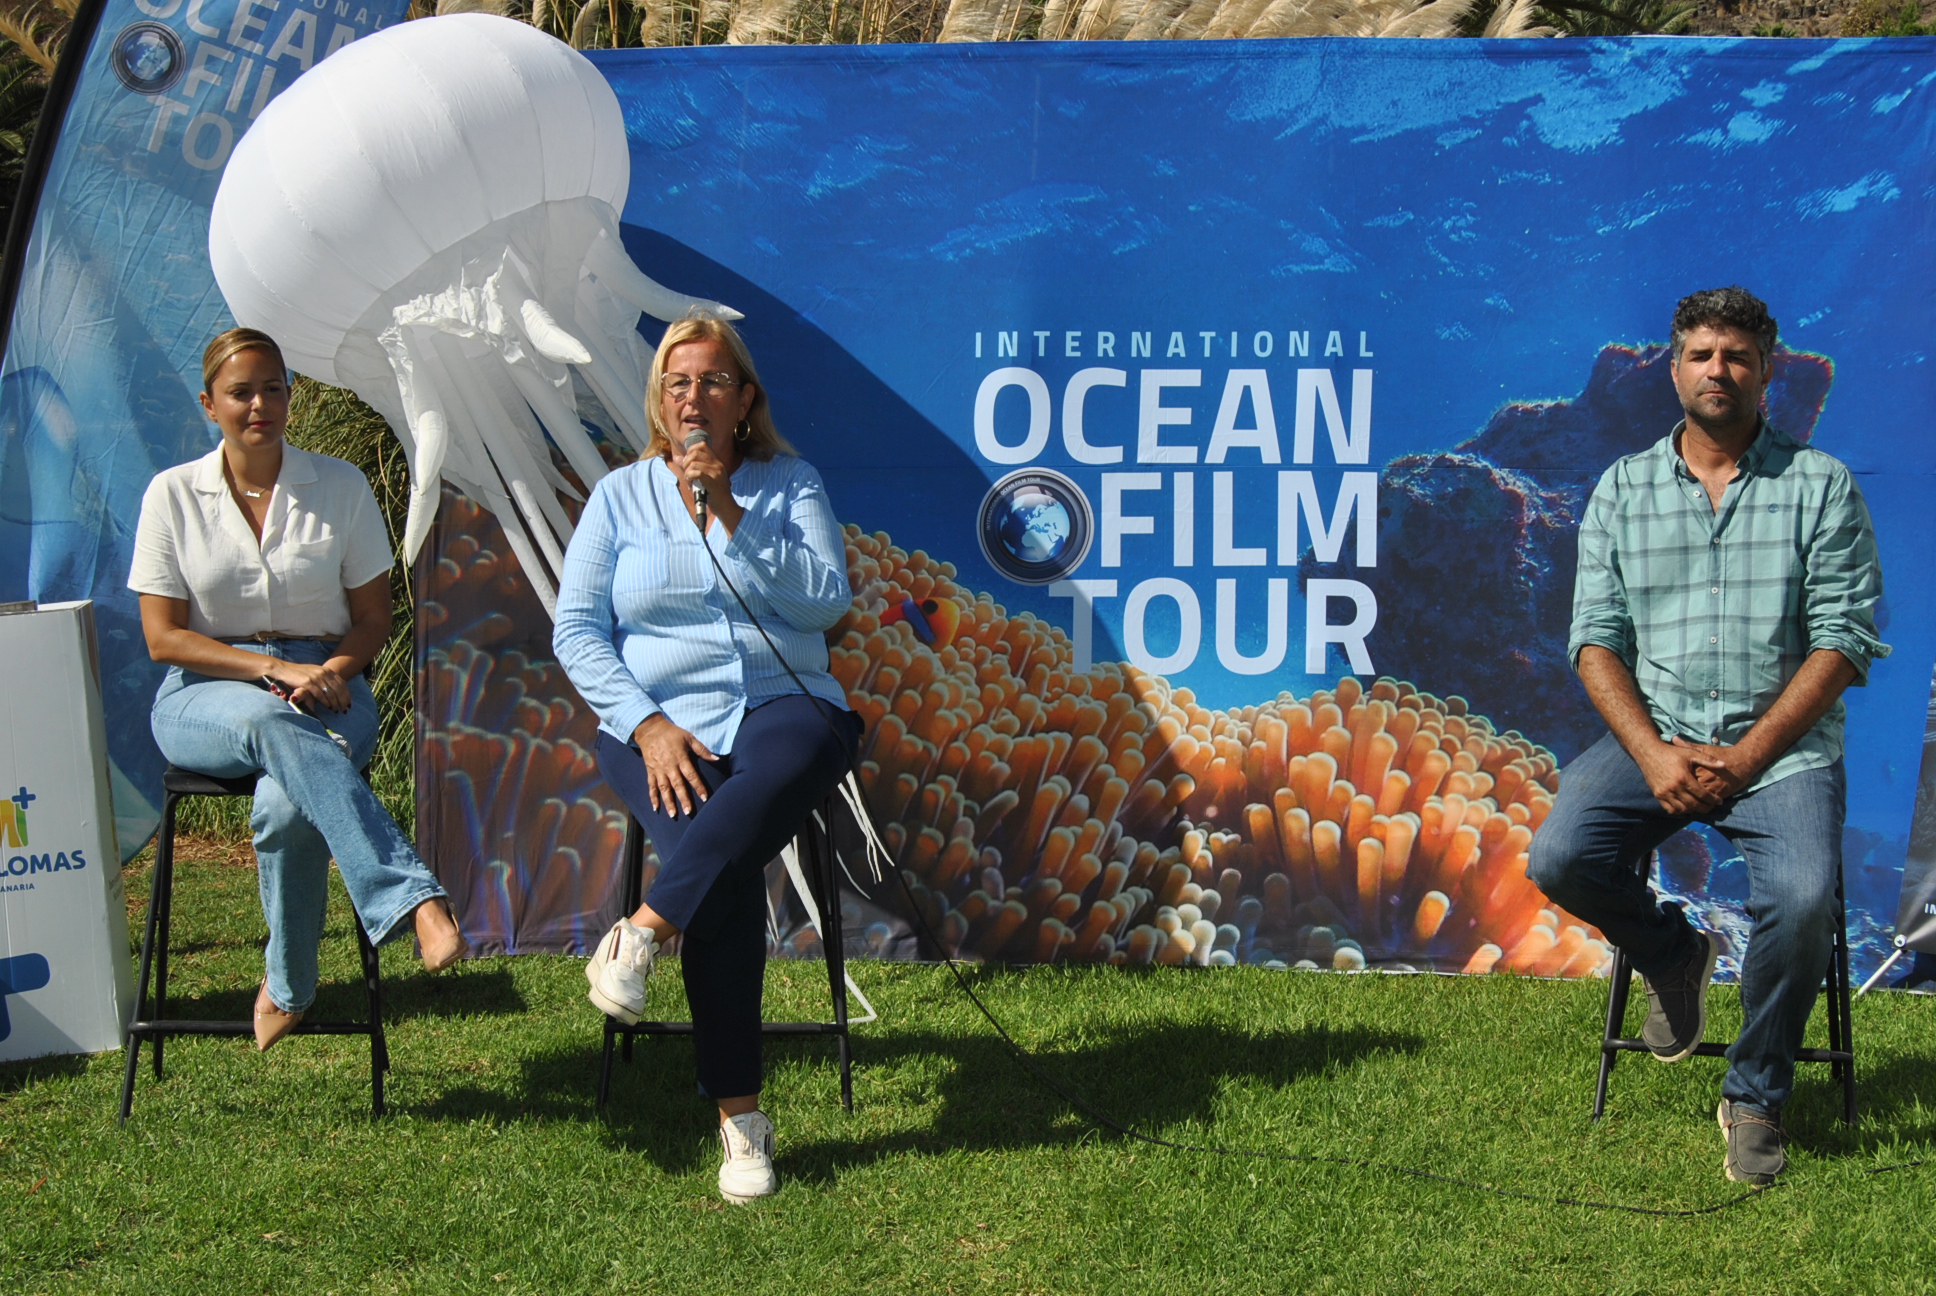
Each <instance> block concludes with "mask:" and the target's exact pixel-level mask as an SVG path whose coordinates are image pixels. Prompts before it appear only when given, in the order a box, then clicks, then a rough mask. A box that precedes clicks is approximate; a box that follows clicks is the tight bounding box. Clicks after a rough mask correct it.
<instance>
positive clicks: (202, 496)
mask: <svg viewBox="0 0 1936 1296" xmlns="http://www.w3.org/2000/svg"><path fill="white" fill-rule="evenodd" d="M389 570H390V538H389V534H388V533H387V532H386V531H385V529H384V526H383V515H382V514H381V513H380V512H379V511H378V509H377V504H376V496H375V495H374V494H373V493H371V491H370V483H369V481H368V479H367V478H365V477H364V476H363V474H362V472H360V471H359V470H358V469H357V468H356V466H355V465H354V464H349V463H345V462H344V461H343V460H341V459H336V458H332V457H331V456H329V455H320V454H312V453H310V452H309V451H307V450H298V449H296V447H294V446H290V445H285V446H284V447H283V448H282V471H281V473H280V474H279V475H278V476H277V478H276V485H275V491H274V494H273V495H272V496H271V498H270V500H269V514H268V517H267V518H265V519H264V521H263V524H262V540H261V543H260V544H258V543H257V542H256V538H255V533H254V532H252V531H250V530H249V522H248V519H247V518H245V517H244V516H243V515H242V509H241V506H240V505H238V504H237V503H236V502H235V499H234V497H233V496H231V495H230V494H229V488H228V483H227V481H226V480H225V479H224V478H223V476H222V449H221V447H220V446H217V447H216V448H215V449H214V450H212V451H210V452H209V453H208V454H207V455H205V456H203V457H202V458H200V459H195V460H191V461H190V462H188V463H185V464H180V465H178V466H176V467H174V468H170V469H167V470H166V471H165V472H161V473H158V474H156V476H155V479H154V480H153V481H151V482H149V483H148V491H147V494H145V495H144V496H142V499H141V521H140V524H139V525H138V526H137V527H136V529H135V539H134V563H133V566H132V568H131V569H130V571H129V572H128V588H129V589H131V590H133V591H135V592H136V593H137V594H159V595H162V596H163V597H166V598H177V599H186V600H188V628H189V629H190V630H193V631H195V632H197V633H199V634H205V635H207V636H209V637H210V638H211V639H240V638H245V637H247V636H249V635H253V634H257V633H260V632H264V631H271V632H274V633H276V634H282V635H315V636H318V637H323V638H332V639H333V638H340V637H341V636H343V635H344V634H347V633H348V632H349V628H350V607H349V599H348V597H347V596H346V595H345V593H344V591H346V590H351V589H355V588H356V587H357V586H359V585H366V584H368V583H369V582H370V581H373V580H375V579H376V578H377V577H378V576H381V575H383V574H384V573H385V572H387V571H389Z"/></svg>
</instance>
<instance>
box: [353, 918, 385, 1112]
mask: <svg viewBox="0 0 1936 1296" xmlns="http://www.w3.org/2000/svg"><path fill="white" fill-rule="evenodd" d="M350 922H351V924H352V925H354V926H355V928H356V952H357V955H358V956H359V957H360V958H361V959H362V961H363V991H364V994H365V996H366V997H367V998H368V1000H369V1010H368V1011H369V1014H370V1019H369V1020H370V1111H371V1115H373V1116H381V1115H383V1073H384V1072H385V1071H388V1070H389V1069H390V1047H389V1045H388V1044H387V1043H386V1042H385V1040H384V1038H383V987H382V981H381V978H380V976H379V975H378V965H377V957H376V946H375V945H372V944H371V943H370V934H369V933H368V932H366V931H364V930H363V920H362V919H361V918H358V917H356V916H355V915H354V914H352V915H351V916H350Z"/></svg>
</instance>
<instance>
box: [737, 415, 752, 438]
mask: <svg viewBox="0 0 1936 1296" xmlns="http://www.w3.org/2000/svg"><path fill="white" fill-rule="evenodd" d="M752 435H753V425H752V424H751V423H748V422H747V421H746V420H745V419H741V420H740V421H739V426H738V427H736V428H734V429H733V440H735V441H744V440H746V439H747V438H748V437H750V436H752Z"/></svg>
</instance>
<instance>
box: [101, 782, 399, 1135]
mask: <svg viewBox="0 0 1936 1296" xmlns="http://www.w3.org/2000/svg"><path fill="white" fill-rule="evenodd" d="M365 777H366V778H367V777H368V775H367V774H366V775H365ZM255 783H256V776H255V775H253V774H251V775H248V776H246V777H244V778H234V779H223V778H212V777H210V776H209V775H206V774H197V773H195V772H194V771H193V770H185V769H179V768H177V767H175V766H173V765H170V766H169V767H168V768H167V769H166V770H164V771H163V772H162V776H161V786H162V794H163V795H162V802H161V829H160V831H159V832H158V833H157V834H156V835H155V876H154V884H153V886H152V887H151V889H150V890H149V892H148V924H147V930H146V932H145V934H144V935H143V936H142V938H141V972H140V975H139V977H138V979H137V981H136V985H135V997H134V1003H135V1020H134V1021H132V1022H129V1023H128V1074H127V1078H126V1079H125V1080H124V1081H123V1082H122V1085H121V1122H122V1123H123V1124H125V1123H126V1122H127V1119H128V1114H129V1112H131V1111H132V1110H133V1109H134V1080H135V1073H136V1071H137V1070H138V1069H139V1067H140V1062H141V1041H142V1040H143V1039H152V1040H153V1041H154V1053H155V1077H156V1079H159V1078H160V1077H161V1051H162V1045H163V1043H164V1042H166V1040H167V1038H168V1037H169V1036H170V1035H253V1034H254V1033H255V1024H254V1022H252V1021H189V1020H182V1019H171V1018H168V1017H167V1016H166V1014H167V1011H168V925H169V920H170V918H172V917H173V910H174V905H175V812H176V810H177V808H178V807H179V805H180V803H181V801H182V800H183V798H185V797H193V796H220V797H230V796H254V795H255ZM351 921H352V922H353V923H354V925H355V927H356V944H357V950H358V952H359V953H360V954H361V955H362V957H363V988H364V990H365V991H366V992H367V993H368V995H369V999H370V1015H369V1020H367V1021H315V1020H312V1019H310V1018H308V1017H305V1018H303V1020H302V1021H301V1022H300V1023H299V1024H298V1025H297V1026H296V1028H295V1029H294V1030H293V1031H291V1032H290V1033H291V1034H292V1035H368V1036H369V1037H370V1106H371V1109H372V1111H373V1112H374V1114H376V1115H378V1116H381V1115H382V1114H383V1073H384V1072H385V1071H388V1070H389V1069H390V1049H389V1046H388V1045H387V1044H386V1043H385V1042H384V1038H383V986H382V983H381V981H380V980H379V979H378V975H377V958H376V947H375V946H374V945H372V944H371V943H370V936H369V933H368V932H365V931H364V930H363V923H362V920H361V919H359V918H357V917H356V916H355V915H354V914H352V915H351ZM151 971H152V972H153V974H154V982H155V1015H154V1016H153V1017H151V1018H148V1017H143V1016H142V1015H141V1014H142V1011H143V1010H144V1009H145V1008H146V1007H147V1003H148V976H149V973H150V972H151Z"/></svg>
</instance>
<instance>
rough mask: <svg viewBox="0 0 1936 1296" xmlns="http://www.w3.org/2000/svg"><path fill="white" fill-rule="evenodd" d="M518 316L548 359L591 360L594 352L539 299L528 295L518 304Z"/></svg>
mask: <svg viewBox="0 0 1936 1296" xmlns="http://www.w3.org/2000/svg"><path fill="white" fill-rule="evenodd" d="M518 318H519V319H520V320H522V321H523V323H524V332H525V335H526V336H527V337H529V338H530V339H531V345H533V346H535V347H537V348H538V354H539V355H541V356H543V357H544V358H545V359H547V360H555V361H557V362H558V363H559V364H590V363H591V359H592V353H591V352H589V351H587V350H586V349H585V344H584V343H583V342H580V341H579V340H578V339H577V338H575V337H573V336H572V335H571V334H570V333H568V332H566V331H565V329H564V327H563V326H562V325H561V324H559V323H558V321H557V320H555V319H553V318H552V317H551V312H550V311H548V310H546V309H545V308H544V303H543V302H541V301H539V300H538V299H537V298H535V297H527V298H525V299H524V300H523V301H522V302H520V303H519V304H518Z"/></svg>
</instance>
